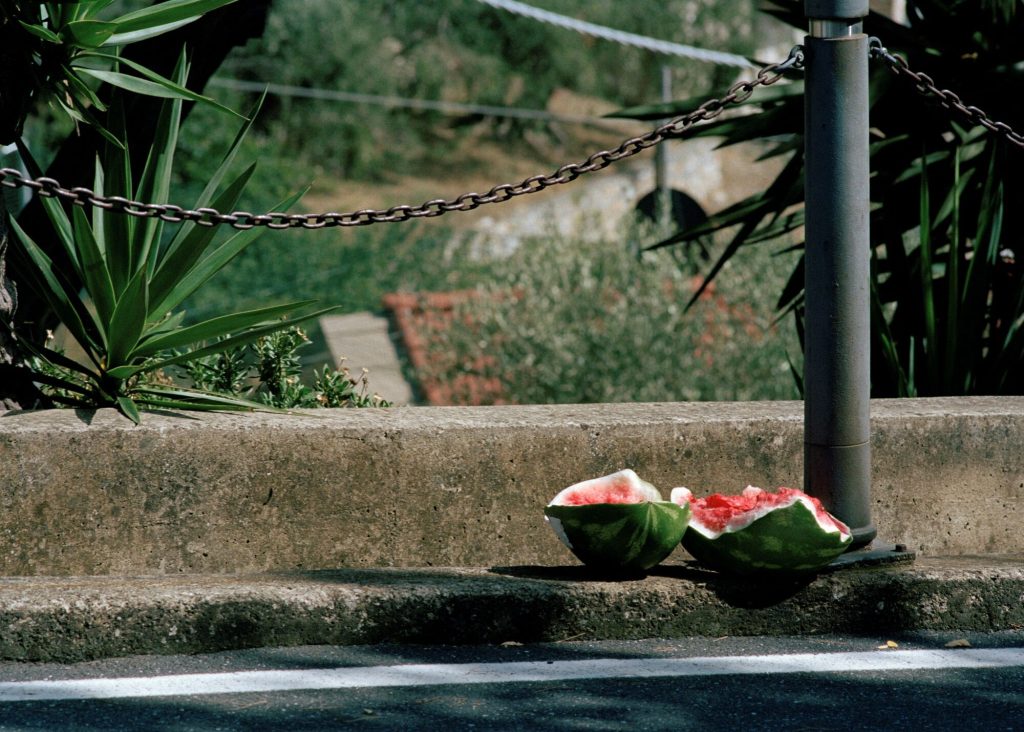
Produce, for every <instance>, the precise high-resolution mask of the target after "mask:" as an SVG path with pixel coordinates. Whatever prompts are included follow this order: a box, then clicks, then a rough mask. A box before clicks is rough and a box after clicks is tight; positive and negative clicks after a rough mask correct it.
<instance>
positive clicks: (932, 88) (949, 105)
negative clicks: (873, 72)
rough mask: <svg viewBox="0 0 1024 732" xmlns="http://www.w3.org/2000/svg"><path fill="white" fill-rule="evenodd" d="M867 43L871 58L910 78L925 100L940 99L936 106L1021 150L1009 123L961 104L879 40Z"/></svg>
mask: <svg viewBox="0 0 1024 732" xmlns="http://www.w3.org/2000/svg"><path fill="white" fill-rule="evenodd" d="M870 44H871V55H872V56H873V57H875V58H880V59H882V60H883V61H884V62H885V63H886V64H888V66H889V68H890V69H892V72H893V73H894V74H896V75H897V76H901V77H903V78H905V79H909V80H910V81H911V82H912V83H913V84H914V87H915V88H916V89H917V91H918V92H919V93H920V94H922V95H923V96H926V97H935V98H936V99H938V100H939V104H941V105H942V106H943V107H945V108H946V109H948V110H950V111H953V112H956V113H957V114H959V115H961V116H962V117H964V118H965V119H966V120H967V121H968V122H971V123H972V124H974V125H981V126H982V127H984V128H985V129H987V130H989V131H990V132H995V133H996V134H998V135H1002V136H1003V137H1005V138H1006V139H1007V140H1009V141H1010V142H1012V143H1013V144H1014V145H1016V146H1017V147H1020V148H1024V135H1021V134H1020V133H1018V132H1015V131H1014V130H1013V129H1012V128H1011V127H1010V126H1009V125H1008V124H1006V123H1005V122H997V121H995V120H993V119H992V118H991V117H989V116H988V115H987V114H985V112H983V111H982V110H980V109H978V108H977V107H972V106H968V105H966V104H964V103H963V101H962V100H961V99H960V97H959V96H957V95H956V94H955V93H953V92H951V91H950V90H949V89H940V88H939V87H938V86H936V84H935V82H934V81H933V80H932V78H931V77H930V76H928V75H927V74H924V73H921V72H920V71H914V70H912V69H911V68H910V66H909V65H908V64H907V62H906V60H905V59H903V58H902V57H900V56H896V55H894V54H892V53H889V49H887V48H886V47H885V46H883V45H882V41H881V40H880V39H879V38H875V37H872V38H871V41H870Z"/></svg>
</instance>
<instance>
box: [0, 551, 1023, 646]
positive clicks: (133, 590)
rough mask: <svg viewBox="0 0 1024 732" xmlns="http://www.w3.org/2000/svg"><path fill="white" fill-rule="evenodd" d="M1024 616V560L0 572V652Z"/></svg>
mask: <svg viewBox="0 0 1024 732" xmlns="http://www.w3.org/2000/svg"><path fill="white" fill-rule="evenodd" d="M1021 627H1024V557H1022V556H1001V557H996V556H989V557H975V558H965V557H959V558H945V559H940V558H930V559H921V560H918V561H917V562H916V563H914V564H911V565H901V566H892V567H878V568H859V569H846V570H842V571H837V572H833V573H831V574H825V575H821V576H819V577H817V578H814V579H812V580H778V579H776V580H763V581H752V580H736V579H729V578H725V577H721V576H719V575H717V574H715V573H711V572H705V571H702V570H699V569H697V568H695V567H693V566H691V565H678V566H663V567H661V568H658V569H657V570H655V573H654V574H652V575H651V576H648V577H646V578H643V579H636V580H626V581H602V580H600V579H596V578H594V577H593V576H592V575H589V574H588V573H587V570H585V569H584V568H582V567H530V566H518V567H505V568H500V567H496V568H493V569H490V570H487V569H348V570H337V571H314V572H289V573H277V574H262V575H246V576H223V575H221V576H209V575H207V576H200V575H194V576H179V577H135V578H114V577H88V578H81V577H79V578H45V577H41V578H8V579H2V580H0V658H3V659H8V660H19V661H60V662H72V661H82V660H88V659H97V658H104V657H113V656H124V655H132V654H170V653H200V652H212V651H219V650H227V649H237V648H247V647H259V646H287V645H305V644H372V643H434V644H456V643H483V644H487V643H502V642H505V641H520V642H542V641H560V640H569V639H574V640H575V639H579V640H585V639H636V638H655V637H661V638H671V637H687V636H711V637H717V636H723V635H760V634H767V635H789V634H806V633H861V634H868V635H872V636H877V637H883V636H884V635H886V634H890V633H896V632H899V631H911V630H948V631H996V630H1006V629H1013V628H1021Z"/></svg>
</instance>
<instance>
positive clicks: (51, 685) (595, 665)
mask: <svg viewBox="0 0 1024 732" xmlns="http://www.w3.org/2000/svg"><path fill="white" fill-rule="evenodd" d="M1015 666H1024V648H989V649H957V650H941V651H869V652H851V653H794V654H782V655H767V656H706V657H698V658H632V659H589V660H583V661H554V662H547V661H517V662H510V663H460V664H408V665H398V666H369V667H343V668H327V669H312V670H304V671H237V672H232V673H205V674H188V675H178V676H150V677H138V678H97V679H69V680H64V681H60V680H43V681H9V682H3V683H0V703H10V702H24V701H54V700H59V701H68V700H75V699H118V698H139V697H158V696H194V695H206V694H242V693H254V692H264V693H265V692H277V691H309V690H318V689H367V688H375V687H388V686H434V685H438V686H451V685H460V684H502V683H528V682H542V681H575V680H583V679H608V678H652V677H676V676H731V675H749V674H796V673H848V672H853V671H870V672H878V671H913V670H923V669H954V668H955V669H977V668H1007V667H1015Z"/></svg>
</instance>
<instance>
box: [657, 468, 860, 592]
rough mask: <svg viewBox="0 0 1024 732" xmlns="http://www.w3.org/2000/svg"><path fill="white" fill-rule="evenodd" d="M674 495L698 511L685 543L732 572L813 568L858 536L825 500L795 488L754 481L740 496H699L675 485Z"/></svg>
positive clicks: (697, 554) (710, 563)
mask: <svg viewBox="0 0 1024 732" xmlns="http://www.w3.org/2000/svg"><path fill="white" fill-rule="evenodd" d="M672 501H673V502H674V503H677V504H680V505H682V504H686V505H688V506H690V508H691V509H692V511H693V516H692V517H691V519H690V531H688V532H687V533H686V536H685V537H684V538H683V547H684V548H685V549H686V551H688V552H690V554H692V555H693V557H694V558H695V559H696V560H697V561H699V562H700V563H701V564H703V565H705V566H707V567H709V568H711V569H716V570H718V571H720V572H728V573H731V574H756V573H759V572H813V571H815V570H818V569H821V568H822V567H824V566H825V565H827V564H828V563H829V562H831V561H832V560H833V559H835V558H836V557H838V556H839V555H840V554H842V553H843V552H844V551H846V549H847V547H849V545H850V542H851V541H852V540H853V536H852V535H851V533H850V529H849V528H848V527H847V526H846V524H844V523H843V522H841V521H839V520H838V519H837V518H835V517H834V516H832V515H831V514H830V513H828V511H826V510H825V507H824V506H822V505H821V501H819V500H818V499H817V498H814V497H812V496H809V495H807V494H806V493H804V492H803V491H799V490H796V489H794V488H779V489H778V491H777V492H775V493H770V492H768V491H763V490H761V489H760V488H754V487H753V486H750V487H748V488H746V490H744V491H743V493H741V494H740V495H738V496H725V495H722V494H720V493H716V494H714V495H711V496H708V497H706V498H695V497H694V496H693V494H692V493H691V492H690V491H689V490H687V489H686V488H674V489H673V490H672Z"/></svg>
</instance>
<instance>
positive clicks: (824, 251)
mask: <svg viewBox="0 0 1024 732" xmlns="http://www.w3.org/2000/svg"><path fill="white" fill-rule="evenodd" d="M805 14H806V16H807V18H808V21H809V31H810V32H809V35H808V36H807V37H806V39H805V42H804V47H805V54H806V58H805V154H806V163H805V171H806V177H805V184H804V185H805V196H806V199H805V200H806V217H807V218H806V229H805V232H806V233H805V241H806V249H805V292H806V339H805V351H804V489H805V490H806V491H807V492H808V493H810V494H812V495H814V496H817V497H818V498H820V499H821V500H822V502H823V503H824V504H825V506H826V507H827V508H828V509H829V510H830V511H831V512H832V513H834V514H835V515H836V516H838V517H839V518H840V519H841V520H842V521H844V522H845V523H847V524H848V525H849V526H850V528H851V530H852V531H853V536H854V543H853V548H857V547H861V546H864V545H866V544H868V543H870V542H871V540H872V539H874V537H875V533H876V531H875V526H874V524H873V523H872V519H871V498H870V489H871V453H870V422H869V408H870V401H869V397H870V356H869V337H870V330H869V327H870V309H869V308H870V300H869V296H870V279H869V278H870V266H869V265H870V238H869V230H868V215H869V172H870V168H869V159H868V57H869V49H868V37H867V36H866V35H864V33H863V32H862V25H863V18H864V17H865V16H866V15H867V14H868V0H805Z"/></svg>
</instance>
